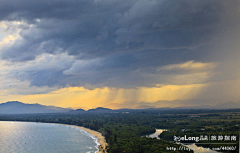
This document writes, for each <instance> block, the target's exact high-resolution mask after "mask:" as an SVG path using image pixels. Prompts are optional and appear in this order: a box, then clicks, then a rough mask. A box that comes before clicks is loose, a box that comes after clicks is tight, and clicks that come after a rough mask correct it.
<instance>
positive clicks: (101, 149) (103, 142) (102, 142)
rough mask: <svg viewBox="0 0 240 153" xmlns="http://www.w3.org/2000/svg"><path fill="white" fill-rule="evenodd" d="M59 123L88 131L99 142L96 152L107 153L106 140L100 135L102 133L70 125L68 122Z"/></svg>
mask: <svg viewBox="0 0 240 153" xmlns="http://www.w3.org/2000/svg"><path fill="white" fill-rule="evenodd" d="M61 125H68V126H73V127H77V128H80V129H82V130H84V131H87V132H88V133H90V134H91V135H93V136H95V137H96V138H97V141H98V142H99V143H100V145H99V146H98V152H97V153H107V146H108V144H107V142H106V140H105V137H104V136H103V135H102V133H100V132H97V131H94V130H91V129H89V128H85V127H83V126H77V125H70V124H61Z"/></svg>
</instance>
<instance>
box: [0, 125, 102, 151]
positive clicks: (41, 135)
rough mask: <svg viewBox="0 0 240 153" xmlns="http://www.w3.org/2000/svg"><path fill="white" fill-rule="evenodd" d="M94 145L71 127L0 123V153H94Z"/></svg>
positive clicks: (85, 133) (82, 131) (86, 134)
mask: <svg viewBox="0 0 240 153" xmlns="http://www.w3.org/2000/svg"><path fill="white" fill-rule="evenodd" d="M97 144H98V142H97V139H96V137H94V136H92V135H91V134H89V133H88V132H86V131H84V130H81V129H79V128H77V127H73V126H68V125H60V124H48V123H34V122H5V121H0V153H95V152H97V150H98V149H97V148H98V147H97Z"/></svg>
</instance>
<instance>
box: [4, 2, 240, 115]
mask: <svg viewBox="0 0 240 153" xmlns="http://www.w3.org/2000/svg"><path fill="white" fill-rule="evenodd" d="M239 8H240V2H239V1H237V0H233V1H225V0H212V1H209V0H181V1H168V0H150V1H144V0H122V1H119V0H111V1H110V0H82V1H73V0H70V1H58V0H52V1H51V2H49V1H46V0H42V1H31V0H21V1H17V0H13V1H7V0H2V1H1V6H0V12H1V13H0V103H5V102H7V101H21V102H24V103H29V104H33V103H38V104H42V105H48V106H49V105H52V106H57V107H63V108H74V109H76V108H82V109H85V110H87V109H92V108H97V107H105V108H111V109H120V108H144V107H146V108H147V107H171V106H173V107H197V106H202V105H211V106H215V105H219V106H221V105H222V104H225V103H229V102H234V103H236V105H240V92H239V91H240V69H239V65H240V51H239V49H240V46H239V40H240V9H239ZM222 107H225V106H224V105H222Z"/></svg>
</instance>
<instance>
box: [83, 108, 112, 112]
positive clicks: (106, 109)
mask: <svg viewBox="0 0 240 153" xmlns="http://www.w3.org/2000/svg"><path fill="white" fill-rule="evenodd" d="M115 111H116V110H112V109H109V108H103V107H98V108H96V109H89V110H88V111H87V112H88V113H113V112H115Z"/></svg>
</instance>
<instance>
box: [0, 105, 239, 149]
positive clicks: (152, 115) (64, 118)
mask: <svg viewBox="0 0 240 153" xmlns="http://www.w3.org/2000/svg"><path fill="white" fill-rule="evenodd" d="M0 120H1V121H26V122H45V123H63V124H71V125H78V126H84V127H87V128H90V129H92V130H96V131H99V132H101V133H102V134H103V135H104V136H105V138H106V141H107V142H108V144H109V147H108V152H109V153H161V152H175V153H184V152H193V151H186V150H181V149H179V150H176V151H171V150H166V148H167V147H176V148H179V147H180V144H175V143H173V142H170V141H174V136H184V135H190V136H200V135H223V136H224V135H229V136H232V135H235V136H237V140H236V141H234V142H236V143H237V144H238V141H239V140H238V139H239V138H238V135H239V126H238V125H240V113H239V110H237V109H236V110H161V111H160V110H138V111H130V112H128V113H125V112H119V113H116V112H114V113H99V114H69V113H65V114H26V115H0ZM155 128H157V129H168V131H165V132H163V133H162V134H161V135H160V137H161V140H159V139H156V138H147V137H146V135H149V134H151V133H154V132H155ZM215 142H219V141H214V143H215ZM197 145H198V144H197ZM199 146H200V145H199ZM201 146H204V147H210V148H212V147H216V146H219V145H218V144H215V145H201ZM235 146H236V147H237V148H236V150H235V151H232V152H238V150H239V148H238V145H235ZM223 151H225V152H231V151H229V150H221V152H223Z"/></svg>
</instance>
